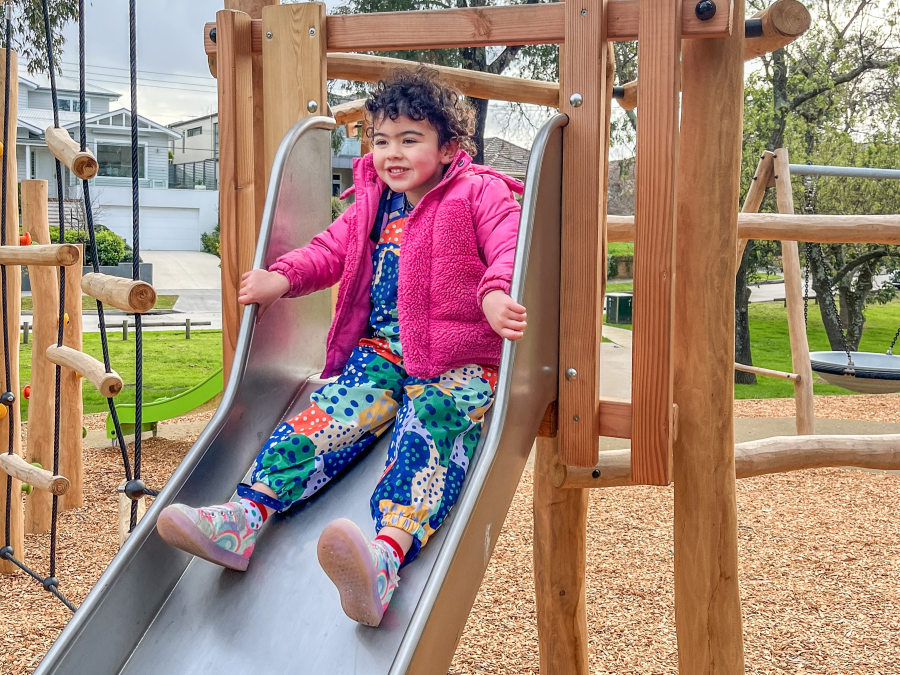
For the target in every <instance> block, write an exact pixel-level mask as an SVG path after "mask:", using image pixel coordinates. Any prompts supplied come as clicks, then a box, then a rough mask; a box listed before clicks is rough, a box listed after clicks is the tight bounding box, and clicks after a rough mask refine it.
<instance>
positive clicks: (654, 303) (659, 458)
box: [631, 0, 682, 485]
mask: <svg viewBox="0 0 900 675" xmlns="http://www.w3.org/2000/svg"><path fill="white" fill-rule="evenodd" d="M640 8H641V12H640V24H639V28H638V34H639V35H640V47H641V48H640V50H639V52H638V74H639V75H638V77H639V80H640V82H641V87H640V89H639V91H638V105H639V107H640V109H641V129H640V131H639V132H638V135H637V160H636V161H637V163H636V176H637V183H636V194H637V199H636V202H635V211H634V229H635V231H634V300H635V302H634V305H635V306H634V341H633V343H632V344H633V350H632V385H631V390H632V395H631V397H632V403H633V405H634V419H633V426H632V432H631V434H632V435H631V447H632V453H631V473H632V479H633V480H634V482H635V483H637V484H647V485H667V484H668V483H669V481H670V480H671V466H672V424H673V414H674V413H673V411H674V408H673V406H672V402H673V399H672V377H673V354H672V349H673V340H674V329H675V322H674V316H673V310H674V303H675V284H674V278H675V217H676V213H677V208H676V206H677V188H678V149H679V141H678V135H679V130H678V113H679V111H678V98H679V92H680V91H681V61H680V55H681V14H682V12H681V10H682V5H681V3H679V2H670V1H669V0H640Z"/></svg>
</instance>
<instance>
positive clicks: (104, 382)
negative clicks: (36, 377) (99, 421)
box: [46, 345, 123, 398]
mask: <svg viewBox="0 0 900 675" xmlns="http://www.w3.org/2000/svg"><path fill="white" fill-rule="evenodd" d="M46 355H47V359H48V360H49V361H50V363H55V364H56V365H58V366H65V367H66V368H71V369H72V370H74V371H75V372H76V373H78V374H79V375H81V376H82V377H85V378H87V379H88V381H90V382H91V384H93V385H94V386H95V387H97V391H99V392H100V394H101V395H102V396H104V397H106V398H113V397H115V396H117V395H118V394H119V392H120V391H122V386H123V384H122V378H121V377H119V374H118V373H117V372H115V371H113V372H111V373H107V372H106V369H105V367H104V366H103V363H102V362H100V361H98V360H97V359H95V358H94V357H93V356H91V355H90V354H85V353H84V352H79V351H75V350H74V349H72V348H71V347H66V346H63V347H58V346H57V345H50V346H49V347H47V350H46Z"/></svg>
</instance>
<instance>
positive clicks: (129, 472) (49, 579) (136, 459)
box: [0, 0, 158, 612]
mask: <svg viewBox="0 0 900 675" xmlns="http://www.w3.org/2000/svg"><path fill="white" fill-rule="evenodd" d="M47 3H48V0H42V1H41V5H42V11H43V19H44V32H45V35H46V49H47V69H48V72H49V76H50V90H51V97H52V102H53V126H54V127H55V128H56V129H59V128H60V125H59V102H58V96H57V86H56V64H55V62H54V57H53V37H52V33H51V26H50V13H49V9H48V4H47ZM5 19H6V25H5V39H4V46H5V54H6V78H5V92H4V115H3V120H4V125H3V147H4V148H7V147H9V146H8V144H7V143H8V141H9V122H8V120H9V115H10V86H11V85H10V78H11V72H10V70H11V52H12V38H13V20H12V13H11V10H10V5H9V4H7V12H6V17H5ZM136 26H137V21H136V16H135V0H129V52H130V53H129V62H130V63H129V66H130V80H131V190H132V279H133V280H135V281H137V280H138V278H139V263H140V192H139V188H140V183H139V164H138V105H137V31H136ZM84 45H85V21H84V0H79V2H78V65H79V72H78V77H79V106H78V108H79V131H80V147H81V151H82V152H84V151H85V150H86V149H87V123H86V115H85V109H86V100H85V90H86V88H85V56H84V55H85V49H84ZM66 133H68V132H66ZM7 157H8V153H4V159H3V168H2V181H3V183H2V191H0V202H2V203H0V209H2V215H0V246H5V245H6V238H7V234H6V232H7V217H8V216H7V209H6V207H7V189H8V188H7V172H8V170H9V161H8V160H7ZM62 176H63V171H62V165H61V162H60V160H59V159H56V189H57V204H58V207H59V243H60V244H64V243H65V231H66V224H65V207H64V201H63V199H62V196H63V178H62ZM82 194H83V197H84V207H85V213H86V223H87V232H88V242H87V246H86V255H87V256H88V257H89V259H90V264H91V266H92V268H93V271H94V272H95V273H98V272H99V271H100V258H99V253H98V249H97V240H96V233H95V226H94V217H93V211H92V208H91V196H90V182H89V180H87V179H84V180H82ZM0 290H2V294H3V298H2V313H3V353H4V363H5V366H6V380H5V387H6V388H5V393H3V394H2V395H0V404H2V405H5V406H6V407H7V411H8V415H7V420H8V428H9V439H8V444H9V447H8V450H7V453H8V454H10V455H12V454H14V440H15V439H14V429H15V424H14V419H13V415H14V413H15V406H14V405H13V404H14V403H15V394H13V393H12V375H11V371H10V368H11V365H12V364H11V363H10V345H9V335H10V333H9V317H8V307H7V303H8V298H7V269H6V265H0ZM79 291H80V289H73V291H72V292H75V293H78V292H79ZM65 299H66V275H65V268H64V267H60V268H59V317H58V325H59V327H58V331H57V346H58V347H62V345H63V329H64V326H65ZM15 301H18V298H16V299H15ZM97 315H98V320H99V327H100V343H101V346H102V350H103V365H104V367H105V369H106V372H107V373H112V372H113V370H112V366H111V364H110V358H109V343H108V339H107V331H106V318H105V315H104V308H103V302H102V301H101V300H100V299H97ZM134 319H135V372H136V377H135V411H134V414H135V420H134V421H135V424H134V428H135V434H134V455H133V459H132V458H130V457H129V454H128V447H127V445H126V443H125V436H124V434H123V432H122V426H121V424H120V423H119V416H118V413H117V411H116V404H115V401H114V400H113V398H111V397H108V398H107V403H108V405H109V412H110V416H111V418H112V420H113V425H114V427H115V436H116V441H117V443H118V446H119V449H120V451H121V454H122V465H123V468H124V473H125V480H126V483H125V488H124V492H125V494H126V495H127V496H128V498H129V499H131V514H130V515H131V518H130V526H129V531H131V530H133V529H134V527H135V526H136V525H137V518H138V500H139V499H140V498H141V497H143V496H145V495H148V496H154V497H155V496H156V495H157V494H158V493H157V492H156V491H155V490H150V489H148V488H147V486H146V484H145V483H144V482H143V481H142V480H141V424H142V405H143V333H142V326H141V314H140V313H138V312H136V313H135V315H134ZM15 365H16V367H17V364H15ZM60 384H61V367H60V366H59V365H58V364H57V365H56V380H55V396H54V432H53V473H54V474H57V473H58V472H59V442H60V418H61V406H62V405H64V404H65V403H66V402H65V401H61V396H60V389H61V387H60ZM12 484H13V479H12V477H11V476H7V479H6V514H5V539H4V546H3V548H0V558H2V559H4V560H7V561H9V562H11V563H12V564H14V565H16V566H17V567H18V568H20V569H21V570H22V571H24V572H25V573H26V574H28V575H30V576H31V577H33V578H34V579H35V580H36V581H37V582H39V583H40V584H42V585H43V587H44V588H45V589H46V590H47V591H49V592H50V593H52V594H53V595H54V596H56V597H57V598H58V599H59V600H60V601H61V602H62V603H63V604H65V606H66V607H68V608H69V609H70V610H72V611H73V612H74V611H75V609H76V608H75V606H74V605H73V604H72V603H71V602H70V601H69V600H68V599H67V598H66V597H65V596H64V595H63V593H62V592H61V591H60V590H59V580H58V579H57V578H56V549H57V520H58V500H59V497H58V496H57V495H56V494H54V495H53V505H52V514H51V529H50V562H49V572H48V574H47V576H46V577H44V576H41V574H39V573H38V572H36V571H35V570H32V569H31V568H29V567H28V565H26V564H25V563H24V561H23V560H21V559H19V558H17V557H16V555H15V551H14V549H13V546H12V542H11V512H12V509H11V507H12V499H13V495H12ZM21 557H24V556H21Z"/></svg>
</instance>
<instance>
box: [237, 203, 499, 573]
mask: <svg viewBox="0 0 900 675" xmlns="http://www.w3.org/2000/svg"><path fill="white" fill-rule="evenodd" d="M409 211H410V209H409V205H408V202H407V201H406V196H405V195H403V194H395V193H392V192H390V190H386V191H385V194H384V195H383V197H382V200H381V208H380V209H379V212H378V217H377V218H376V222H375V225H374V227H373V237H376V236H377V237H378V241H377V245H376V248H375V252H374V254H373V259H372V263H373V270H374V276H373V281H372V292H371V300H372V312H371V314H370V316H369V329H368V333H367V337H365V338H364V339H362V340H361V341H360V343H359V345H357V347H355V348H354V350H353V353H352V354H351V356H350V359H349V361H348V362H347V365H346V366H345V367H344V370H343V372H342V373H341V375H340V376H339V377H338V379H337V381H336V382H334V383H332V384H327V385H325V386H324V387H322V388H320V389H319V390H318V391H316V392H315V393H314V394H313V395H312V397H311V405H310V407H309V408H307V409H306V410H304V411H303V412H301V413H300V414H299V415H297V416H296V417H294V418H293V419H291V420H288V421H287V422H284V423H283V424H281V425H280V426H279V427H278V428H277V429H276V430H275V431H274V432H273V433H272V435H271V436H270V437H269V440H268V441H267V442H266V444H265V446H263V449H262V451H261V452H260V454H259V456H258V457H257V460H256V466H255V468H254V471H253V477H252V480H253V482H260V483H264V484H265V485H268V486H269V487H270V488H271V489H272V490H274V491H275V494H276V495H278V499H279V500H280V501H281V502H282V504H283V505H284V508H285V509H287V508H289V507H290V506H291V505H293V504H296V503H297V502H300V501H303V500H304V499H308V498H309V497H311V496H312V495H314V494H315V493H316V492H317V491H318V490H320V489H321V488H322V487H324V486H325V485H326V484H327V483H328V481H330V480H331V479H332V478H334V477H335V476H336V475H338V474H339V473H340V472H341V471H343V470H344V469H345V468H346V467H347V466H348V464H350V463H351V462H352V461H353V460H354V459H355V458H356V457H358V456H359V455H360V454H361V453H363V452H364V451H365V450H366V449H367V448H368V447H369V446H370V445H371V444H372V443H373V442H374V441H375V440H376V439H377V438H378V437H379V436H381V435H382V434H383V433H384V432H385V431H386V430H387V429H388V427H389V426H390V424H391V422H392V421H394V420H395V418H396V422H395V425H394V430H393V433H392V435H391V443H390V447H389V450H388V456H387V462H386V464H385V470H384V474H383V475H382V478H381V481H380V482H379V483H378V485H377V486H376V487H375V492H374V494H373V495H372V500H371V509H372V517H373V518H374V520H375V529H376V531H378V530H381V529H382V528H383V527H387V526H390V527H397V528H399V529H401V530H404V531H406V532H408V533H409V534H411V535H413V538H414V542H413V546H412V548H411V549H410V551H409V553H408V554H407V557H406V561H409V560H412V558H414V557H415V555H416V553H418V551H419V549H420V548H421V546H423V545H424V544H425V543H426V542H427V541H428V538H429V537H430V536H431V535H432V534H433V533H434V531H435V530H437V528H438V527H439V526H440V524H441V523H442V522H443V520H444V518H446V517H447V514H448V513H449V511H450V509H451V508H452V507H453V504H454V503H455V502H456V500H457V498H458V497H459V493H460V490H461V489H462V483H463V480H464V479H465V476H466V470H467V469H468V466H469V462H470V460H471V459H472V455H473V453H474V451H475V446H476V445H477V443H478V439H479V437H480V435H481V429H482V426H483V422H484V414H485V413H486V412H487V410H488V409H489V408H490V406H491V403H492V402H493V394H494V389H495V387H496V384H497V370H496V368H494V367H492V366H479V365H475V364H472V365H468V366H461V367H459V368H455V369H453V370H450V371H448V372H446V373H443V374H441V375H439V376H438V377H434V378H429V379H422V378H417V377H413V376H411V375H409V374H408V373H407V372H406V370H405V369H404V367H403V351H402V347H401V336H400V325H399V321H398V318H397V279H398V272H399V261H400V243H401V240H402V235H403V228H404V226H405V225H406V221H407V218H408V216H409Z"/></svg>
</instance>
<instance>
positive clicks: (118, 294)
mask: <svg viewBox="0 0 900 675" xmlns="http://www.w3.org/2000/svg"><path fill="white" fill-rule="evenodd" d="M81 290H82V291H84V292H85V293H87V294H88V295H90V296H91V297H92V298H97V300H99V301H100V302H102V303H103V304H105V305H112V306H113V307H116V308H117V309H121V310H122V311H123V312H133V313H136V314H144V313H145V312H149V311H150V310H151V309H153V307H154V306H155V305H156V289H155V288H153V286H151V285H150V284H148V283H147V282H146V281H140V280H133V279H123V278H121V277H114V276H112V275H110V274H100V273H97V272H90V273H88V274H85V275H84V276H83V277H82V278H81Z"/></svg>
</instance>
